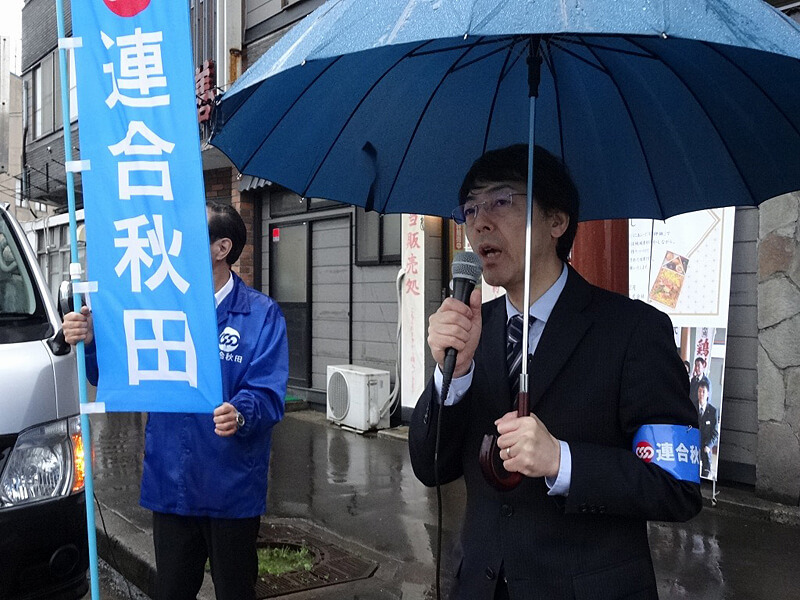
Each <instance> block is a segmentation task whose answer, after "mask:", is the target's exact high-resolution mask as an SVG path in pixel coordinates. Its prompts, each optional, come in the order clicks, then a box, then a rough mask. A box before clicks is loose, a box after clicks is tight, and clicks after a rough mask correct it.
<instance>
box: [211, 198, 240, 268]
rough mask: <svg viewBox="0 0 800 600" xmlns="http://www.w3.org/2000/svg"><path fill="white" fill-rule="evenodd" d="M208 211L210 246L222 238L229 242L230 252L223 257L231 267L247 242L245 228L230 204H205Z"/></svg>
mask: <svg viewBox="0 0 800 600" xmlns="http://www.w3.org/2000/svg"><path fill="white" fill-rule="evenodd" d="M206 209H207V210H208V238H209V242H211V243H212V244H213V243H214V242H216V241H217V240H221V239H222V238H228V239H229V240H230V241H231V251H230V252H229V253H228V256H227V257H225V262H227V263H228V264H229V265H232V264H233V263H235V262H236V261H237V260H239V256H240V255H241V253H242V250H244V245H245V243H246V242H247V227H245V224H244V221H243V220H242V217H241V215H240V214H239V213H238V212H237V211H236V209H235V208H233V207H232V206H231V205H230V204H223V203H221V202H206Z"/></svg>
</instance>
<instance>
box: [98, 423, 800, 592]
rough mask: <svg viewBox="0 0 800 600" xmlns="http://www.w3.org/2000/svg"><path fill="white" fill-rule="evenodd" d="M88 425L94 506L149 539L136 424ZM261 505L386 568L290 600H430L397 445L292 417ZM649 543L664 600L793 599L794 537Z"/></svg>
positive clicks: (456, 489) (420, 512) (768, 532)
mask: <svg viewBox="0 0 800 600" xmlns="http://www.w3.org/2000/svg"><path fill="white" fill-rule="evenodd" d="M92 423H93V425H92V427H93V438H94V439H95V440H96V446H95V452H96V459H95V488H96V494H97V496H98V497H99V498H100V499H101V501H102V502H103V503H104V504H109V505H112V506H114V507H116V509H118V510H119V511H120V512H121V513H123V514H125V516H126V518H127V519H129V520H131V522H134V523H136V524H137V525H140V526H141V527H149V522H150V514H149V512H147V511H145V510H143V509H141V508H140V507H138V505H137V502H138V482H139V478H140V476H141V454H142V448H143V424H144V418H143V416H142V415H138V414H113V415H96V416H93V417H92ZM722 493H724V491H723V492H722ZM267 499H268V508H267V511H268V518H284V519H299V520H301V521H303V522H307V523H313V524H314V526H315V527H318V528H320V530H322V531H326V532H329V533H330V534H331V537H332V538H335V539H336V540H339V541H341V543H342V544H346V545H347V546H348V547H349V549H350V550H351V551H352V550H353V549H355V550H356V551H358V550H359V549H361V550H363V552H362V554H363V555H364V556H366V557H369V558H371V559H375V560H377V561H378V562H379V563H380V565H381V566H380V567H379V569H378V571H377V572H376V574H375V575H374V576H373V577H372V578H370V580H364V581H362V582H360V583H358V584H340V585H338V586H331V587H330V588H326V589H325V590H320V591H318V592H316V593H313V594H312V593H308V594H307V595H306V594H303V595H297V596H294V595H293V596H292V598H295V597H297V598H298V599H299V598H301V597H302V598H303V599H306V598H309V599H310V598H320V599H322V598H355V597H358V598H359V599H361V600H364V599H366V598H375V599H380V598H404V599H422V598H429V597H431V584H432V582H433V581H434V556H435V548H436V543H435V542H436V495H435V492H434V490H431V489H428V488H425V487H424V486H422V485H421V484H420V483H419V482H418V481H417V480H416V479H415V477H414V475H413V473H412V471H411V466H410V462H409V458H408V450H407V445H406V443H405V442H404V441H403V440H401V439H392V438H389V437H384V436H376V435H368V436H364V435H359V434H356V433H353V432H350V431H346V430H342V429H340V428H338V427H335V426H333V425H331V424H329V423H328V422H327V421H326V420H325V415H324V413H323V414H320V413H318V412H316V411H301V412H296V413H288V414H287V418H286V419H285V420H284V422H283V423H281V424H280V425H279V426H277V427H276V429H275V431H274V434H273V448H272V458H271V467H270V483H269V492H268V495H267ZM443 504H444V514H443V539H444V543H443V551H442V555H443V580H444V581H445V582H446V581H447V580H448V579H449V577H451V575H452V573H453V572H454V568H455V562H456V558H455V555H456V543H457V537H458V533H457V532H458V527H459V520H460V515H461V514H462V512H463V508H464V488H463V484H462V483H461V482H454V483H452V484H449V485H447V486H445V487H444V488H443ZM650 536H651V537H650V539H651V548H652V553H653V559H654V562H655V565H656V575H657V578H658V582H659V592H660V596H661V599H662V600H678V599H683V598H691V599H692V600H722V599H725V600H759V599H762V598H763V599H765V600H766V599H769V600H798V599H800V567H798V565H800V528H797V527H791V526H784V525H779V524H775V523H770V522H766V521H760V520H755V519H751V518H745V517H742V516H740V515H737V514H730V513H724V512H722V511H720V510H718V509H715V508H705V509H704V510H703V511H702V512H701V514H700V515H699V516H698V517H697V518H695V519H694V520H692V521H690V522H689V523H685V524H672V523H651V525H650ZM344 586H350V587H348V588H345V587H344ZM334 588H338V589H334ZM123 591H124V590H123ZM106 597H108V598H111V599H112V600H117V598H119V596H103V598H104V600H105V598H106ZM121 598H127V595H123V596H121ZM136 600H139V599H136Z"/></svg>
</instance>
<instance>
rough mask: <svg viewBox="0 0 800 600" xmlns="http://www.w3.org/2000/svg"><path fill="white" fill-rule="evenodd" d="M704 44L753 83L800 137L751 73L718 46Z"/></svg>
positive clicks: (794, 127)
mask: <svg viewBox="0 0 800 600" xmlns="http://www.w3.org/2000/svg"><path fill="white" fill-rule="evenodd" d="M702 43H703V44H704V45H705V46H706V47H707V48H708V49H709V50H711V51H713V52H715V53H716V54H718V55H719V56H720V57H721V58H722V59H724V60H725V61H726V62H727V63H729V64H730V65H731V66H732V67H733V68H734V69H736V70H737V71H739V72H740V73H741V74H742V75H743V76H744V77H745V78H746V79H747V80H749V81H750V83H752V84H753V86H754V87H755V88H756V89H757V90H758V91H759V92H761V94H762V95H763V96H764V98H765V99H766V100H767V101H768V102H769V103H770V104H772V106H773V107H774V108H775V110H776V111H777V112H778V113H779V114H780V115H781V116H782V117H783V118H784V119H785V120H786V122H787V123H789V126H790V127H791V128H792V129H793V130H794V132H795V133H796V134H797V135H798V136H800V129H798V128H797V126H796V125H795V124H794V123H793V122H792V120H791V119H790V118H789V116H788V115H787V114H786V111H784V110H783V109H782V108H781V107H780V106H779V105H778V103H777V102H775V100H773V98H772V96H770V95H769V94H768V93H767V91H766V90H765V89H764V88H763V87H761V86H760V85H759V84H758V82H757V81H756V80H755V79H753V78H752V76H751V75H750V74H749V73H747V72H746V71H745V70H744V69H742V67H740V66H739V65H737V64H736V63H735V62H734V61H732V60H731V59H730V58H728V57H727V56H725V55H724V54H723V53H722V52H720V51H719V49H718V48H717V47H716V46H713V45H712V44H710V43H708V42H702Z"/></svg>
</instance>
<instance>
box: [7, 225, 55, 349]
mask: <svg viewBox="0 0 800 600" xmlns="http://www.w3.org/2000/svg"><path fill="white" fill-rule="evenodd" d="M6 218H7V217H6V215H4V214H2V212H0V344H13V343H17V342H29V341H32V340H42V339H45V338H48V337H50V336H51V335H52V328H51V326H50V322H49V321H48V319H47V312H46V311H45V308H44V303H43V302H42V298H41V296H40V294H39V291H38V289H37V287H36V284H35V282H34V280H33V277H32V275H31V272H30V267H29V266H28V264H27V263H26V262H25V257H24V255H23V254H22V252H21V250H20V247H19V242H18V241H17V239H16V237H15V236H14V232H13V231H12V230H11V228H10V227H9V224H8V222H7V221H6Z"/></svg>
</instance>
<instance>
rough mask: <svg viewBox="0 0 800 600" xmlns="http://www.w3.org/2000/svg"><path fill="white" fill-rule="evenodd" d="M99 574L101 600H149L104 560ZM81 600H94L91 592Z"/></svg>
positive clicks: (101, 562)
mask: <svg viewBox="0 0 800 600" xmlns="http://www.w3.org/2000/svg"><path fill="white" fill-rule="evenodd" d="M98 573H99V575H100V578H99V579H100V598H101V600H149V598H148V597H147V596H146V595H145V594H143V593H142V592H141V590H139V588H137V587H136V586H134V585H131V584H130V583H129V582H128V581H127V580H126V579H125V578H124V577H123V576H122V575H120V574H119V573H118V572H117V571H116V570H115V569H113V568H112V567H111V566H109V565H108V563H106V562H105V561H103V560H102V559H101V560H100V563H99V565H98ZM81 600H92V592H91V590H89V592H88V593H87V594H86V595H85V596H83V597H82V598H81Z"/></svg>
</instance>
